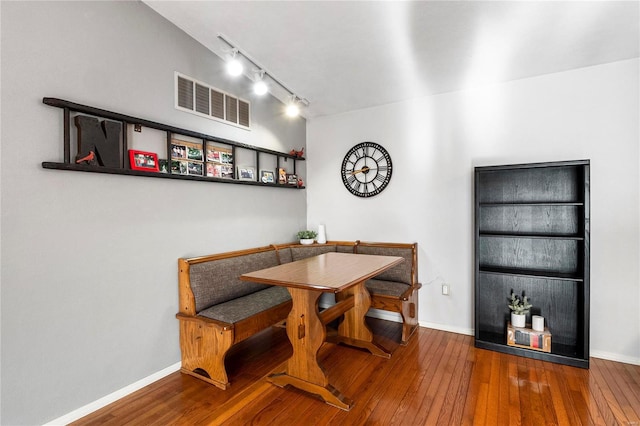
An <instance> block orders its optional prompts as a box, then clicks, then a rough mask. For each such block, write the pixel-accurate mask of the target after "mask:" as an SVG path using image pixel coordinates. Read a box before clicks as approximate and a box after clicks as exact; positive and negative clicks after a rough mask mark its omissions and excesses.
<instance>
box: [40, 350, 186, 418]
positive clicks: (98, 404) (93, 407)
mask: <svg viewBox="0 0 640 426" xmlns="http://www.w3.org/2000/svg"><path fill="white" fill-rule="evenodd" d="M178 370H180V363H179V362H177V363H175V364H173V365H170V366H169V367H167V368H165V369H162V370H160V371H158V372H156V373H153V374H151V375H150V376H147V377H145V378H143V379H140V380H138V381H137V382H135V383H132V384H130V385H128V386H125V387H123V388H122V389H119V390H117V391H115V392H113V393H110V394H109V395H107V396H104V397H102V398H100V399H98V400H96V401H93V402H91V403H89V404H87V405H85V406H84V407H80V408H78V409H77V410H73V411H72V412H70V413H67V414H65V415H64V416H62V417H58V418H57V419H55V420H51V421H50V422H49V423H46V424H45V425H44V426H50V425H56V426H58V425H67V424H69V423H71V422H74V421H76V420H78V419H80V418H82V417H84V416H86V415H88V414H91V413H93V412H94V411H97V410H99V409H101V408H102V407H105V406H107V405H109V404H111V403H112V402H115V401H117V400H119V399H120V398H124V397H125V396H127V395H129V394H132V393H133V392H135V391H137V390H139V389H142V388H143V387H145V386H147V385H150V384H151V383H153V382H156V381H158V380H160V379H162V378H163V377H165V376H168V375H169V374H171V373H174V372H176V371H178Z"/></svg>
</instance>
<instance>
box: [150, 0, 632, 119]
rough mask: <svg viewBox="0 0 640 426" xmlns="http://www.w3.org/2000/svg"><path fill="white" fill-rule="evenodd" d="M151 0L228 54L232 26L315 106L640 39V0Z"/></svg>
mask: <svg viewBox="0 0 640 426" xmlns="http://www.w3.org/2000/svg"><path fill="white" fill-rule="evenodd" d="M143 1H144V3H146V4H147V5H148V6H150V7H151V8H153V9H154V10H155V11H157V12H158V13H159V14H161V15H162V16H164V17H165V18H166V19H168V20H169V21H171V22H173V23H174V24H175V25H176V26H178V27H179V28H181V29H182V30H184V31H185V32H186V33H187V34H189V35H191V36H192V37H193V38H195V39H196V40H198V41H199V42H200V43H202V44H203V45H204V46H206V47H207V48H209V49H210V50H212V51H213V52H214V53H216V54H218V55H219V56H221V57H224V56H225V53H224V51H223V47H227V46H226V45H225V44H224V43H222V42H221V41H220V40H219V39H218V37H217V35H218V33H221V34H224V35H225V36H226V37H228V38H229V39H230V40H231V41H232V42H234V43H236V45H237V47H239V48H240V49H241V50H242V51H244V52H246V53H247V54H248V55H249V56H251V57H252V59H254V60H255V61H257V62H258V63H259V64H260V65H262V66H263V67H265V68H266V69H267V70H268V72H270V73H272V74H273V75H274V76H275V77H276V78H277V79H279V80H281V81H282V82H283V83H284V84H285V85H286V86H288V87H289V88H290V89H291V90H293V91H294V92H295V93H296V94H297V95H298V96H300V97H302V98H306V99H308V100H309V102H310V105H309V106H308V107H307V108H305V110H304V111H303V115H304V116H306V117H316V116H321V115H329V114H336V113H341V112H345V111H352V110H357V109H361V108H367V107H371V106H375V105H382V104H386V103H391V102H397V101H402V100H406V99H410V98H414V97H418V96H424V95H431V94H437V93H444V92H450V91H456V90H461V89H466V88H472V87H477V86H482V85H487V84H493V83H498V82H504V81H509V80H515V79H520V78H526V77H532V76H536V75H541V74H548V73H553V72H559V71H565V70H569V69H574V68H580V67H586V66H591V65H597V64H602V63H607V62H613V61H618V60H623V59H629V58H635V57H638V56H639V50H640V49H639V45H640V42H639V38H640V36H639V31H640V30H639V22H640V18H639V13H640V8H639V5H640V3H639V2H638V1H622V2H614V1H592V2H584V1H569V2H559V1H512V2H502V1H500V2H489V1H468V2H465V1H419V2H406V1H388V2H385V1H353V2H347V1H276V2H272V1H156V0H143ZM276 96H277V97H279V98H281V99H282V98H283V96H281V94H278V93H276Z"/></svg>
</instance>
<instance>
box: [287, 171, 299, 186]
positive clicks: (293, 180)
mask: <svg viewBox="0 0 640 426" xmlns="http://www.w3.org/2000/svg"><path fill="white" fill-rule="evenodd" d="M287 185H292V186H298V176H297V175H294V174H293V173H287Z"/></svg>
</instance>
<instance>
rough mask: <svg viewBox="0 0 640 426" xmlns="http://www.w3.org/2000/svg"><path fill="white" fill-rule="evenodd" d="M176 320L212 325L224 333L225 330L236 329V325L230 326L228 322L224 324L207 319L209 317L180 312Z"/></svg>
mask: <svg viewBox="0 0 640 426" xmlns="http://www.w3.org/2000/svg"><path fill="white" fill-rule="evenodd" d="M176 318H178V319H179V320H181V321H193V322H204V323H206V324H211V325H213V326H215V327H217V328H219V329H220V330H221V331H223V330H233V328H234V325H233V324H229V323H228V322H222V321H218V320H214V319H211V318H207V317H201V316H193V315H185V314H183V313H180V312H178V313H177V314H176Z"/></svg>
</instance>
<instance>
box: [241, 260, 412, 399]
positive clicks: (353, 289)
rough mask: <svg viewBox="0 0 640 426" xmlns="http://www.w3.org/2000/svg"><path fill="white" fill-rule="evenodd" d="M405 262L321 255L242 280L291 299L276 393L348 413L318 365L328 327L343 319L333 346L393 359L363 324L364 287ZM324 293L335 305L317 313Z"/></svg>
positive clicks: (274, 380)
mask: <svg viewBox="0 0 640 426" xmlns="http://www.w3.org/2000/svg"><path fill="white" fill-rule="evenodd" d="M403 261H404V259H403V258H402V257H396V256H376V255H365V254H352V253H325V254H321V255H318V256H313V257H309V258H306V259H302V260H298V261H295V262H290V263H285V264H282V265H278V266H274V267H272V268H266V269H261V270H259V271H255V272H249V273H246V274H243V275H241V276H240V279H241V280H244V281H252V282H258V283H264V284H270V285H277V286H284V287H287V289H288V291H289V293H290V294H291V299H292V302H293V307H292V308H291V311H290V312H289V316H288V317H287V325H286V329H287V336H288V337H289V340H290V341H291V345H292V346H293V354H292V355H291V357H290V358H289V359H288V360H287V362H286V364H285V370H284V371H282V372H277V373H274V374H271V375H270V376H269V377H268V380H269V381H270V382H271V383H273V384H275V385H277V386H280V387H285V386H286V385H291V386H294V387H297V388H299V389H302V390H304V391H306V392H309V393H313V394H316V395H319V396H320V397H321V398H322V399H323V400H324V401H325V402H326V403H327V404H330V405H333V406H335V407H338V408H341V409H343V410H347V411H348V410H350V409H351V407H352V406H353V403H354V402H353V400H351V399H350V398H347V397H345V396H344V395H342V394H341V393H340V391H338V390H337V389H335V388H334V387H333V386H332V385H331V384H330V383H329V379H328V377H327V374H326V373H325V371H324V369H323V368H322V367H321V366H320V364H319V363H318V351H319V350H320V347H321V346H322V345H323V344H324V343H325V341H326V340H327V332H326V324H327V323H329V322H331V321H333V320H335V319H336V318H338V317H339V316H341V315H343V314H344V319H343V320H342V321H341V322H340V324H339V326H338V333H337V336H335V337H333V338H332V339H331V341H332V342H335V343H344V344H347V345H350V346H355V347H358V348H363V349H366V350H368V351H369V352H371V353H372V354H374V355H377V356H381V357H385V358H390V357H391V353H390V352H389V351H387V350H386V349H385V348H384V347H382V346H381V345H379V344H377V343H376V342H374V340H373V333H372V332H371V330H370V329H369V327H368V326H367V324H366V322H365V315H366V313H367V311H368V310H369V307H370V305H371V297H370V295H369V292H368V290H367V289H366V287H365V284H364V283H365V281H366V280H368V279H370V278H372V277H374V276H376V275H378V274H380V273H381V272H382V271H385V270H387V269H389V268H392V267H393V266H395V265H398V264H399V263H401V262H403ZM322 293H335V295H336V304H335V305H333V306H331V307H330V308H327V309H325V310H323V311H322V312H320V311H319V308H318V301H319V298H320V296H321V295H322Z"/></svg>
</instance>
